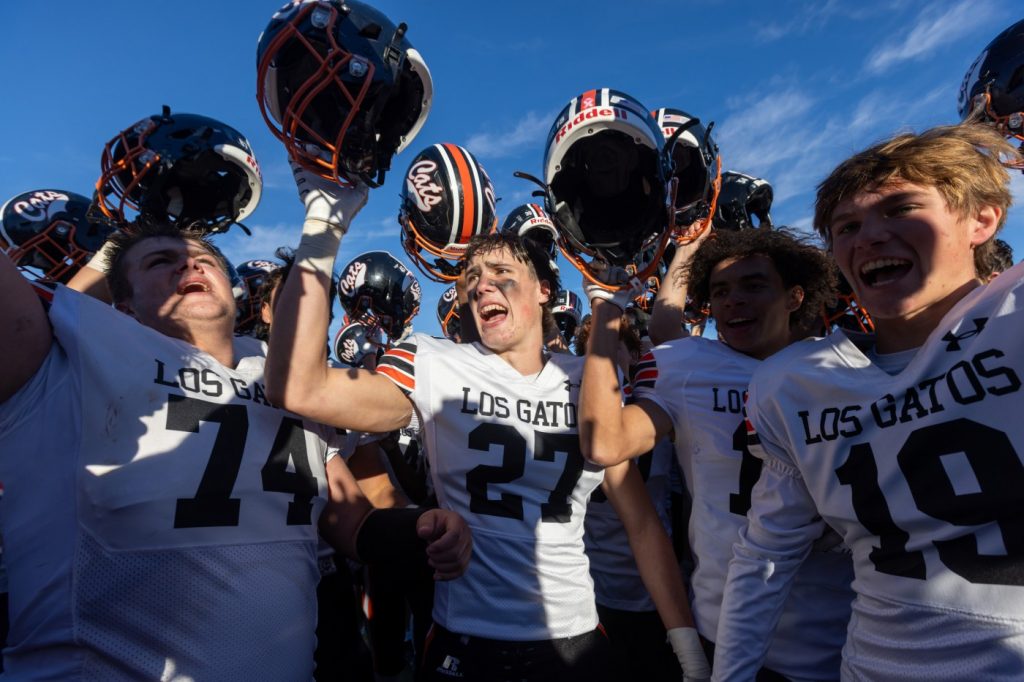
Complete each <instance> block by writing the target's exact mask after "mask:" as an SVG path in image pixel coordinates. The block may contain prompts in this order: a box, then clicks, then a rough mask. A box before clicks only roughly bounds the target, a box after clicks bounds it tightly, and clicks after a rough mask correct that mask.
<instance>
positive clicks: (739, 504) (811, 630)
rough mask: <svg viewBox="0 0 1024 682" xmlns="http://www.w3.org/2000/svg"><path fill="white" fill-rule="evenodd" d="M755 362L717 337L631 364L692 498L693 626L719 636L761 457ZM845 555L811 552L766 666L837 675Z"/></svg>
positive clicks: (847, 578)
mask: <svg viewBox="0 0 1024 682" xmlns="http://www.w3.org/2000/svg"><path fill="white" fill-rule="evenodd" d="M760 364H761V362H760V361H759V360H756V359H754V358H751V357H750V356H747V355H744V354H742V353H739V352H737V351H735V350H733V349H732V348H730V347H729V346H728V345H726V344H724V343H721V342H719V341H712V340H710V339H705V338H701V337H688V338H684V339H679V340H678V341H674V342H671V343H669V344H667V345H663V346H659V347H657V348H655V349H654V350H653V351H652V352H651V353H649V354H648V355H646V356H644V358H643V359H641V361H640V363H639V364H638V366H637V375H636V378H635V384H636V386H635V389H634V396H635V398H636V399H637V400H650V401H651V402H653V403H655V404H656V405H658V406H659V407H661V409H662V410H663V411H664V412H665V414H667V415H669V417H670V418H671V419H672V424H673V428H674V430H675V447H676V455H677V457H678V461H679V466H680V468H681V469H682V472H683V475H684V478H685V480H686V486H687V490H688V491H689V493H690V496H691V498H692V500H693V506H692V510H691V512H690V525H689V540H690V547H691V550H692V553H693V560H694V571H693V575H692V576H691V578H690V588H691V590H692V592H693V600H692V609H693V614H694V618H695V619H696V622H697V629H698V631H700V633H701V634H702V635H704V636H705V637H706V638H707V639H709V640H711V641H715V637H716V631H717V630H718V617H719V613H720V610H721V605H722V598H723V592H724V589H725V580H726V576H727V574H728V570H729V560H730V559H731V558H732V547H733V544H734V543H736V542H737V541H738V540H739V530H740V528H742V527H743V526H744V525H746V522H747V511H748V510H749V509H750V493H751V489H752V488H753V486H754V483H755V482H756V481H757V479H758V477H759V475H760V473H761V461H760V460H759V459H757V458H755V457H754V456H753V455H751V453H750V452H749V451H748V450H747V447H746V444H747V432H746V428H745V426H744V421H743V402H744V399H745V397H746V392H747V385H748V383H749V382H750V377H751V375H752V374H753V372H754V370H755V369H756V368H757V367H758V366H759V365H760ZM852 579H853V567H852V565H851V562H850V557H849V554H846V553H843V552H814V553H812V555H811V556H810V557H809V558H808V560H807V561H806V562H805V563H804V565H803V567H802V568H801V570H800V572H799V573H798V574H797V578H796V580H795V582H794V585H793V589H792V591H791V592H790V595H789V598H788V599H787V600H786V603H785V607H784V609H783V612H782V619H781V622H780V624H779V627H778V628H777V629H776V631H775V637H774V639H773V640H772V645H771V648H770V649H769V651H768V655H767V658H766V661H765V665H766V666H768V667H769V668H771V669H772V670H775V671H776V672H779V673H782V674H783V675H786V676H787V677H789V678H791V679H795V680H799V679H812V680H814V679H818V680H823V679H835V678H836V677H838V674H839V664H840V650H841V649H842V646H843V642H844V641H845V640H846V624H847V622H848V620H849V618H850V602H851V601H852V600H853V591H852V589H851V587H850V582H851V580H852Z"/></svg>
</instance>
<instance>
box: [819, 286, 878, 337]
mask: <svg viewBox="0 0 1024 682" xmlns="http://www.w3.org/2000/svg"><path fill="white" fill-rule="evenodd" d="M838 274H839V286H838V287H837V293H836V300H835V301H834V302H833V303H831V304H826V305H825V306H824V307H823V308H822V311H821V321H822V330H823V331H824V333H825V334H829V333H831V332H832V330H833V329H845V330H846V331H850V332H859V333H861V334H873V333H874V332H875V322H874V320H872V319H871V314H870V313H869V312H868V311H867V309H866V308H864V306H862V305H861V304H860V302H859V301H858V300H857V297H856V296H855V295H854V293H853V287H851V286H850V283H849V281H847V279H846V277H844V276H843V274H842V273H838Z"/></svg>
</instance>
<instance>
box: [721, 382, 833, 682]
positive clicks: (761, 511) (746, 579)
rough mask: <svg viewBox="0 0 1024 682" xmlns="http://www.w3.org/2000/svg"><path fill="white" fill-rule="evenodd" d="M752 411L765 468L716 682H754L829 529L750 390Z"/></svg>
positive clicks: (732, 592) (752, 429) (733, 567)
mask: <svg viewBox="0 0 1024 682" xmlns="http://www.w3.org/2000/svg"><path fill="white" fill-rule="evenodd" d="M747 409H748V447H749V448H750V452H751V453H752V454H753V455H754V456H756V457H758V458H760V459H762V460H764V466H763V468H762V469H761V477H760V478H759V479H758V481H757V483H756V484H755V485H754V489H753V491H752V493H751V506H750V511H749V512H748V513H747V525H746V526H744V527H743V528H741V529H740V538H739V542H738V543H736V544H735V545H733V558H732V560H731V561H730V562H729V574H728V578H727V579H726V583H725V591H724V597H723V600H722V612H721V616H720V617H719V621H718V632H717V636H716V638H715V662H714V666H713V671H714V677H713V679H715V680H752V679H754V678H755V677H756V675H757V671H758V670H759V669H760V668H761V666H762V665H763V663H764V657H765V654H766V652H767V651H768V645H769V644H770V643H771V640H772V634H773V633H774V631H775V626H776V625H777V624H778V622H779V617H780V616H781V615H782V607H783V604H784V603H785V601H786V598H787V597H788V595H789V589H790V587H791V586H792V583H793V578H794V576H795V575H796V571H797V569H799V568H800V565H801V564H802V563H803V561H804V559H805V558H806V557H807V554H808V553H809V552H810V549H811V545H812V544H813V543H814V541H815V540H817V539H818V538H819V537H820V536H821V534H822V532H823V530H824V527H825V523H824V522H823V521H822V519H821V517H820V516H818V512H817V508H816V507H815V505H814V501H813V499H812V498H811V496H810V493H809V492H808V491H807V486H806V485H805V484H804V479H803V477H802V476H801V475H800V471H799V470H798V469H797V467H796V466H795V465H794V464H793V461H792V459H791V458H790V457H789V455H788V453H786V452H785V450H784V449H783V448H782V447H781V446H779V445H777V444H776V443H774V442H772V440H771V428H770V426H769V425H767V424H766V423H765V420H764V419H760V418H759V415H758V414H757V410H756V403H755V395H754V389H753V386H752V387H751V392H750V399H749V402H748V404H747Z"/></svg>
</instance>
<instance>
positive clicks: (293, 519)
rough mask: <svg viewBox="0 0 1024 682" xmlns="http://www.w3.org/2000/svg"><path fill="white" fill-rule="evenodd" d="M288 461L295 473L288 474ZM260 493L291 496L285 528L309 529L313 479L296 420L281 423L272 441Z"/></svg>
mask: <svg viewBox="0 0 1024 682" xmlns="http://www.w3.org/2000/svg"><path fill="white" fill-rule="evenodd" d="M289 461H291V462H292V465H293V466H294V467H295V471H288V462H289ZM260 474H261V475H262V477H263V489H264V490H269V491H272V492H275V493H292V494H294V495H295V497H294V498H293V499H292V501H291V502H289V503H288V525H289V526H308V525H310V524H311V523H312V522H313V498H314V497H316V493H317V488H316V478H315V477H314V476H313V472H312V471H311V470H310V468H309V457H308V456H307V454H306V433H305V431H304V430H303V429H302V422H301V421H299V420H298V419H296V418H295V417H285V418H284V419H282V420H281V428H280V429H278V431H277V436H276V437H275V438H274V447H273V448H272V449H271V450H270V456H269V457H268V458H267V463H266V464H264V465H263V469H262V470H261V471H260Z"/></svg>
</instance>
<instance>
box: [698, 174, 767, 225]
mask: <svg viewBox="0 0 1024 682" xmlns="http://www.w3.org/2000/svg"><path fill="white" fill-rule="evenodd" d="M773 197H774V193H773V192H772V186H771V185H770V184H768V181H767V180H762V179H761V178H755V177H754V176H752V175H745V174H743V173H737V172H735V171H726V172H725V173H722V192H721V193H720V194H719V196H718V209H717V210H716V211H715V217H714V223H713V224H714V227H715V229H716V230H745V229H749V228H761V227H764V228H770V227H771V226H772V217H771V214H770V213H769V211H770V210H771V207H772V199H773ZM755 218H756V219H757V222H756V223H755V221H754V219H755Z"/></svg>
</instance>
